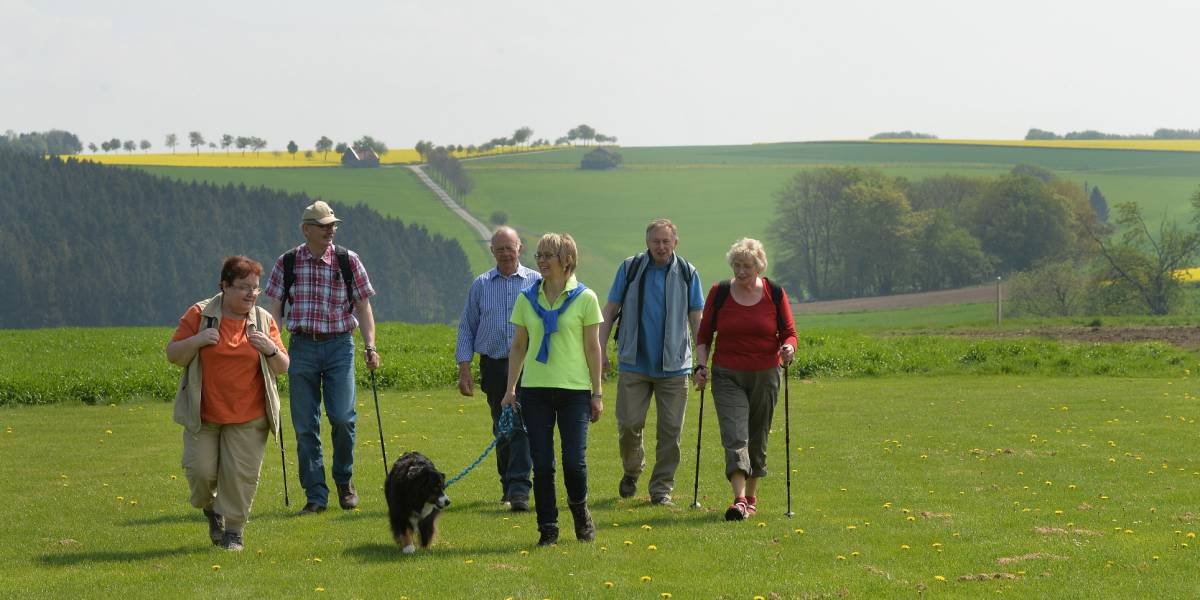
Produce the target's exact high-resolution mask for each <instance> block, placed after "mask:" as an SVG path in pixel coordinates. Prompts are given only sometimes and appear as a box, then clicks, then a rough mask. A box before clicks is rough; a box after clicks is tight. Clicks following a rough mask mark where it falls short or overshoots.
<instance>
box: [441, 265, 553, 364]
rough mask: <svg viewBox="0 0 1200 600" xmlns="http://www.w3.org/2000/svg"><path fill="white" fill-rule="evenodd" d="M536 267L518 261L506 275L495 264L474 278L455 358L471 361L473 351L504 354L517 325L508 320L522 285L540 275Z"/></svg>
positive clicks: (460, 328)
mask: <svg viewBox="0 0 1200 600" xmlns="http://www.w3.org/2000/svg"><path fill="white" fill-rule="evenodd" d="M541 278H542V276H541V274H540V273H538V272H537V271H534V270H533V269H530V268H527V267H525V266H524V265H517V272H516V273H513V274H512V275H510V276H508V277H505V276H504V275H501V274H500V271H499V270H497V269H496V268H494V267H493V268H492V269H491V270H489V271H488V272H486V273H484V274H483V275H480V276H479V277H476V278H475V281H472V282H471V290H470V291H469V292H467V303H466V305H465V306H463V313H462V318H460V319H459V320H458V344H457V346H456V347H455V350H454V360H455V361H456V362H459V363H464V362H470V361H471V355H472V354H476V353H478V354H486V355H487V356H490V357H492V358H505V357H507V356H508V348H509V346H511V345H512V338H513V331H514V330H515V326H514V325H513V324H512V323H510V322H509V320H508V319H509V317H510V316H512V310H513V305H515V304H516V303H517V296H519V295H520V294H521V290H522V289H523V288H526V287H528V286H529V285H530V284H532V283H533V282H535V281H537V280H539V279H541Z"/></svg>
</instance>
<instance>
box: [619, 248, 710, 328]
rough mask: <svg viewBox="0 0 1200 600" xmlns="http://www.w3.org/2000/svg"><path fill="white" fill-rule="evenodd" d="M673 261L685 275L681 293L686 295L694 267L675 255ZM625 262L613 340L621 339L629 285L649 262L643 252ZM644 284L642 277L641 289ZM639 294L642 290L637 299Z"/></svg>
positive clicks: (694, 272)
mask: <svg viewBox="0 0 1200 600" xmlns="http://www.w3.org/2000/svg"><path fill="white" fill-rule="evenodd" d="M675 259H676V260H678V261H679V262H680V263H681V264H682V265H683V270H684V272H686V273H687V277H686V278H684V280H683V292H684V294H685V295H686V294H687V293H688V291H689V290H691V289H692V278H694V277H695V276H696V267H693V266H692V264H691V263H689V262H688V261H686V260H684V259H683V257H682V256H679V255H678V254H676V255H675ZM626 260H628V261H629V264H628V265H627V266H626V267H625V291H624V292H623V293H622V294H621V307H620V308H618V309H617V314H616V315H615V316H614V317H613V339H614V340H619V339H621V314H622V313H623V312H625V298H626V297H628V296H629V284H631V283H633V279H634V278H635V277H637V272H638V269H640V268H642V263H643V262H645V261H647V260H649V255H647V253H645V252H642V253H641V254H638V255H637V256H634V257H633V258H628V259H626ZM645 283H646V278H645V277H643V278H642V281H641V284H642V287H643V288H644V287H645ZM641 292H642V290H641V289H639V290H638V297H639V298H641V297H642V294H641ZM639 306H640V305H639Z"/></svg>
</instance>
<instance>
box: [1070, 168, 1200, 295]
mask: <svg viewBox="0 0 1200 600" xmlns="http://www.w3.org/2000/svg"><path fill="white" fill-rule="evenodd" d="M1191 202H1192V209H1193V213H1192V225H1193V228H1192V230H1186V229H1184V228H1183V227H1181V226H1180V225H1179V224H1178V223H1176V222H1174V221H1163V222H1162V223H1161V224H1160V225H1159V226H1158V234H1157V235H1155V234H1153V233H1151V231H1150V227H1149V225H1147V223H1146V219H1145V218H1144V217H1143V216H1142V211H1141V208H1140V207H1138V205H1137V204H1136V203H1133V202H1124V203H1121V204H1118V205H1117V220H1116V223H1117V225H1118V226H1119V227H1120V232H1121V233H1120V235H1119V236H1117V238H1116V239H1115V240H1113V239H1111V238H1110V236H1109V235H1107V231H1106V228H1103V229H1102V228H1100V227H1096V228H1093V229H1092V232H1093V237H1094V239H1095V241H1096V244H1097V246H1098V247H1099V249H1100V256H1101V257H1102V258H1103V262H1104V264H1105V266H1106V268H1107V272H1106V273H1105V279H1106V280H1107V281H1110V282H1111V285H1112V286H1114V287H1124V288H1127V289H1128V290H1130V293H1131V294H1132V295H1134V296H1135V297H1136V298H1137V299H1138V300H1140V301H1141V303H1142V304H1143V306H1144V308H1145V310H1146V311H1147V312H1149V313H1150V314H1154V315H1165V314H1168V313H1170V312H1171V309H1172V307H1173V306H1174V305H1175V304H1176V303H1177V302H1178V301H1179V299H1180V297H1181V296H1182V294H1181V291H1182V288H1181V282H1180V281H1179V276H1178V273H1177V272H1178V271H1179V270H1180V269H1183V268H1185V267H1188V266H1190V263H1191V261H1192V260H1193V259H1194V258H1195V257H1196V255H1197V253H1200V190H1197V191H1196V192H1195V193H1193V194H1192V198H1191Z"/></svg>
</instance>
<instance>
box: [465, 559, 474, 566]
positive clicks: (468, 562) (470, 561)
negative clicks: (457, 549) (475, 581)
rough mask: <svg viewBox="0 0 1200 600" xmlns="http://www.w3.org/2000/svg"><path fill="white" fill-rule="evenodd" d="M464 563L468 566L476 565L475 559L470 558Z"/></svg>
mask: <svg viewBox="0 0 1200 600" xmlns="http://www.w3.org/2000/svg"><path fill="white" fill-rule="evenodd" d="M463 563H465V564H468V565H473V564H475V559H473V558H468V559H467V560H464V561H463Z"/></svg>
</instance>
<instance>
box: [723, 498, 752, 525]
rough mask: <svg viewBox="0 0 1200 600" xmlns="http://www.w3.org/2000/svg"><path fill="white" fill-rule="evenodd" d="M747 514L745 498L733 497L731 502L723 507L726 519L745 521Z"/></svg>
mask: <svg viewBox="0 0 1200 600" xmlns="http://www.w3.org/2000/svg"><path fill="white" fill-rule="evenodd" d="M747 516H748V515H747V512H746V499H745V498H736V499H734V501H733V504H730V505H729V508H727V509H725V520H726V521H745V520H746V517H747Z"/></svg>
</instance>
